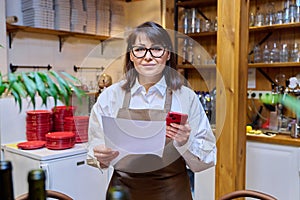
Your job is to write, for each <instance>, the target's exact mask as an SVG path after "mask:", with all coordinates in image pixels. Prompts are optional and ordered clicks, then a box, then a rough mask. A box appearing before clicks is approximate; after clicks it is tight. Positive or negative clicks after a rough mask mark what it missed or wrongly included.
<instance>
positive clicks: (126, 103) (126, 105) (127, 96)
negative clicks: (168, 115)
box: [122, 90, 131, 108]
mask: <svg viewBox="0 0 300 200" xmlns="http://www.w3.org/2000/svg"><path fill="white" fill-rule="evenodd" d="M130 99H131V91H130V90H129V91H126V93H125V97H124V100H123V106H122V108H129V103H130Z"/></svg>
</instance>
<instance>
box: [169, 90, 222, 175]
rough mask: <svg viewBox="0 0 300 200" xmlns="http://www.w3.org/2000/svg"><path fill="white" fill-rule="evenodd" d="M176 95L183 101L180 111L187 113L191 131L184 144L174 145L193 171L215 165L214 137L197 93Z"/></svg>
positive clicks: (215, 149)
mask: <svg viewBox="0 0 300 200" xmlns="http://www.w3.org/2000/svg"><path fill="white" fill-rule="evenodd" d="M178 96H179V97H180V101H181V102H184V103H182V105H183V106H182V112H186V113H188V115H189V124H190V127H191V133H190V138H189V141H188V143H187V144H186V145H184V146H181V147H178V146H177V145H176V144H174V145H175V147H176V148H177V150H178V151H179V152H180V153H181V154H182V156H183V157H184V159H185V160H186V163H187V164H188V166H190V167H193V168H194V169H196V170H195V171H199V170H203V169H205V168H206V167H205V166H207V168H208V167H210V166H213V165H215V164H216V160H217V159H216V153H217V148H216V138H215V135H214V133H213V131H212V129H211V126H210V123H209V120H208V118H207V116H206V114H205V112H204V109H203V107H202V105H201V103H200V101H199V99H198V97H197V95H196V94H195V93H194V92H193V91H192V92H188V93H187V94H185V95H178ZM187 102H188V103H187ZM198 169H199V170H198Z"/></svg>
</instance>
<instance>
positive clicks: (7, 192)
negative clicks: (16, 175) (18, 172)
mask: <svg viewBox="0 0 300 200" xmlns="http://www.w3.org/2000/svg"><path fill="white" fill-rule="evenodd" d="M0 199H5V200H14V199H15V198H14V189H13V180H12V164H11V162H10V161H0Z"/></svg>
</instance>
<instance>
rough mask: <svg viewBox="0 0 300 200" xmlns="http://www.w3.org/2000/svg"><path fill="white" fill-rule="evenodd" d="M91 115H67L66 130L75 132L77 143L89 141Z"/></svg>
mask: <svg viewBox="0 0 300 200" xmlns="http://www.w3.org/2000/svg"><path fill="white" fill-rule="evenodd" d="M88 127H89V116H73V117H65V120H64V130H65V131H71V132H73V133H75V136H76V140H75V141H76V143H82V142H87V141H88Z"/></svg>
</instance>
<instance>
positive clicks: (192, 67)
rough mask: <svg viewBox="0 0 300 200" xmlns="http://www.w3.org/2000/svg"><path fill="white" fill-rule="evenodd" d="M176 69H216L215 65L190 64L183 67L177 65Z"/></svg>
mask: <svg viewBox="0 0 300 200" xmlns="http://www.w3.org/2000/svg"><path fill="white" fill-rule="evenodd" d="M177 68H178V69H216V65H215V64H207V65H191V64H185V65H177Z"/></svg>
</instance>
